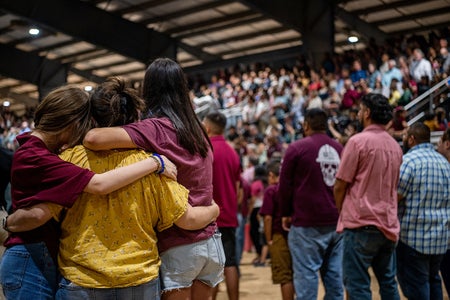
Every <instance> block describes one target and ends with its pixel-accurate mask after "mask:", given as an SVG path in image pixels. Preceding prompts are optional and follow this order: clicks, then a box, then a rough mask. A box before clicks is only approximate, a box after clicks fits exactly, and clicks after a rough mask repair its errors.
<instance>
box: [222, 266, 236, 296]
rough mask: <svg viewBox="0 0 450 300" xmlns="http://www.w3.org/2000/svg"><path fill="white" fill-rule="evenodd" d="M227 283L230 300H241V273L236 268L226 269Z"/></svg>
mask: <svg viewBox="0 0 450 300" xmlns="http://www.w3.org/2000/svg"><path fill="white" fill-rule="evenodd" d="M224 273H225V283H226V284H227V294H228V299H229V300H238V299H239V273H238V269H237V267H236V266H231V267H225V270H224Z"/></svg>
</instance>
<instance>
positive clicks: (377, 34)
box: [336, 7, 388, 44]
mask: <svg viewBox="0 0 450 300" xmlns="http://www.w3.org/2000/svg"><path fill="white" fill-rule="evenodd" d="M336 16H337V17H339V18H340V19H341V20H342V21H343V22H344V23H346V24H347V25H348V26H349V27H350V28H351V29H353V30H355V31H357V32H359V33H360V34H362V35H364V36H365V37H367V38H368V39H369V38H374V39H375V40H376V41H377V43H379V44H382V43H384V41H385V40H386V38H387V37H388V35H387V34H386V33H385V32H383V31H381V30H380V29H378V27H376V26H374V25H372V24H369V23H367V22H366V21H363V20H361V19H360V18H359V17H358V16H356V15H355V14H353V13H350V12H348V11H346V10H344V9H342V8H340V7H336Z"/></svg>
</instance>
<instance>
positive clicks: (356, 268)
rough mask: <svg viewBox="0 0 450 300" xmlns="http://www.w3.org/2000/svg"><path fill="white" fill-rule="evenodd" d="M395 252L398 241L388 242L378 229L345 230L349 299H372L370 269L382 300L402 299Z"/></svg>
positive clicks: (345, 262)
mask: <svg viewBox="0 0 450 300" xmlns="http://www.w3.org/2000/svg"><path fill="white" fill-rule="evenodd" d="M394 250H395V242H393V241H391V240H388V239H387V238H386V237H385V236H384V234H383V233H382V232H381V231H379V230H378V229H376V227H373V226H366V227H361V228H359V229H345V230H344V259H343V270H344V285H345V288H346V290H347V292H348V295H349V297H350V299H358V300H371V299H372V293H371V290H370V275H369V272H368V269H369V267H370V266H372V269H373V272H374V273H375V277H376V278H377V280H378V284H379V286H380V296H381V299H383V300H386V299H393V300H399V299H400V297H399V293H398V288H397V282H396V280H395V272H396V268H395V255H394V253H395V252H394Z"/></svg>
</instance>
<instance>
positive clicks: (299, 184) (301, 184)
mask: <svg viewBox="0 0 450 300" xmlns="http://www.w3.org/2000/svg"><path fill="white" fill-rule="evenodd" d="M342 149H343V148H342V145H341V144H339V143H338V142H336V141H335V140H333V139H331V138H330V137H329V136H327V135H326V134H324V133H316V134H313V135H311V136H308V137H305V138H303V139H301V140H298V141H296V142H294V143H292V144H290V145H289V147H288V149H287V150H286V153H285V155H284V158H283V164H282V166H281V171H280V180H279V189H278V194H279V197H280V201H281V203H282V212H283V216H291V217H292V225H294V226H303V227H310V226H333V225H336V224H337V220H338V216H339V214H338V211H337V208H336V204H335V201H334V196H333V186H334V182H335V175H336V172H337V169H338V166H339V163H340V154H341V151H342Z"/></svg>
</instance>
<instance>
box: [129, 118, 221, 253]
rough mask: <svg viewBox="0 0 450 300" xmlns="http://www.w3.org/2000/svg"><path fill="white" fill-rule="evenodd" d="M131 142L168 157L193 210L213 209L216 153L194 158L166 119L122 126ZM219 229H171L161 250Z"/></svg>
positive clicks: (161, 242) (163, 234)
mask: <svg viewBox="0 0 450 300" xmlns="http://www.w3.org/2000/svg"><path fill="white" fill-rule="evenodd" d="M123 128H124V129H125V131H126V132H127V133H128V134H129V136H130V137H131V139H132V141H133V142H134V143H135V144H136V145H137V146H138V147H140V148H142V149H144V150H147V151H152V152H157V153H159V154H163V155H165V156H167V157H168V158H169V159H170V160H171V161H172V162H173V163H174V164H175V165H176V166H177V169H178V176H177V180H178V182H179V183H180V184H182V185H183V186H184V187H186V188H187V189H188V190H189V203H190V204H191V205H192V206H199V205H210V204H211V200H212V199H213V188H212V176H213V171H212V164H213V153H212V151H209V153H208V155H207V157H205V158H203V157H201V156H200V155H198V154H197V155H192V154H190V153H189V151H187V150H186V149H185V148H183V146H181V145H180V144H179V143H178V138H177V135H176V130H175V128H174V127H173V125H172V122H171V121H170V120H169V119H167V118H150V119H145V120H142V121H140V122H137V123H132V124H127V125H125V126H123ZM216 229H217V225H216V223H215V222H214V223H211V224H210V225H209V226H207V227H206V228H204V229H201V230H193V231H188V230H184V229H181V228H179V227H177V226H176V225H174V226H172V227H171V228H169V229H166V230H164V231H162V232H159V233H158V248H159V251H160V252H163V251H165V250H167V249H169V248H171V247H174V246H179V245H185V244H191V243H193V242H197V241H200V240H204V239H207V238H209V237H211V236H212V235H213V234H214V232H215V231H216Z"/></svg>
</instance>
